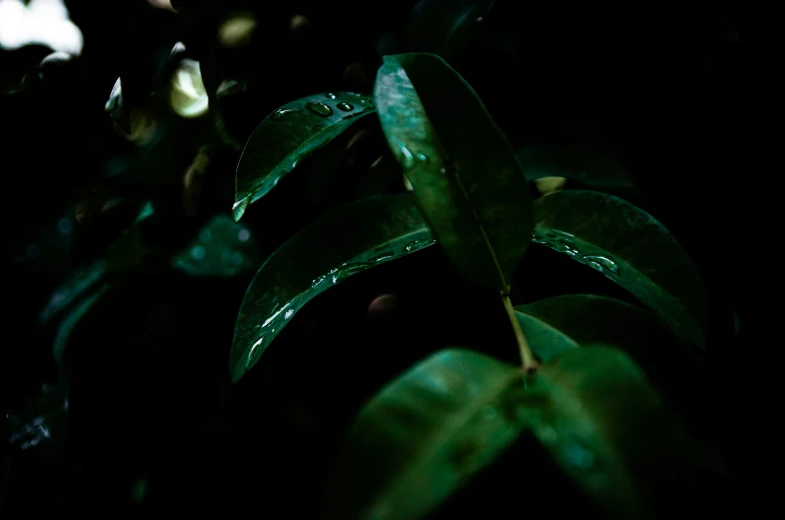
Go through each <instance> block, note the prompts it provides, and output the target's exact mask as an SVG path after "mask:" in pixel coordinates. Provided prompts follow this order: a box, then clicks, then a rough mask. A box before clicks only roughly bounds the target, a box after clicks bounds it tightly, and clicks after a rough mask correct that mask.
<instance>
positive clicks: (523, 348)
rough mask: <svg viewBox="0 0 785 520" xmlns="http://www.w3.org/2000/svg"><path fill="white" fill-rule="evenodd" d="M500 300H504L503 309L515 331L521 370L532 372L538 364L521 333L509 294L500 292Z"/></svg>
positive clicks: (527, 372) (538, 366)
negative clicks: (521, 364) (521, 365)
mask: <svg viewBox="0 0 785 520" xmlns="http://www.w3.org/2000/svg"><path fill="white" fill-rule="evenodd" d="M502 301H503V302H504V309H505V310H506V311H507V317H508V318H510V323H511V324H512V330H513V331H514V332H515V340H516V341H517V342H518V350H520V353H521V362H522V363H523V371H524V373H526V374H533V373H535V372H536V371H537V369H538V368H540V364H539V363H537V360H536V359H534V355H533V354H532V351H531V349H530V348H529V342H528V341H527V340H526V336H524V334H523V330H522V329H521V324H520V322H518V317H517V316H516V315H515V309H514V308H513V306H512V302H511V301H510V295H509V294H505V293H502Z"/></svg>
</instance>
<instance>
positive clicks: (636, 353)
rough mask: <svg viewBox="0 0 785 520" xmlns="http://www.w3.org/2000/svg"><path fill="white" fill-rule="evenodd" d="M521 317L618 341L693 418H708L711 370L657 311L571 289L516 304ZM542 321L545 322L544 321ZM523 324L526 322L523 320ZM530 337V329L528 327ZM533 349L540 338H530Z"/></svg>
mask: <svg viewBox="0 0 785 520" xmlns="http://www.w3.org/2000/svg"><path fill="white" fill-rule="evenodd" d="M516 311H517V312H518V315H519V317H520V315H521V314H524V315H525V316H527V317H528V319H530V320H534V321H536V322H538V323H544V324H547V325H546V327H549V328H550V327H552V328H553V329H551V330H557V331H558V333H559V334H563V335H565V336H566V337H569V338H570V339H571V340H574V341H576V342H577V343H579V344H581V345H586V344H591V343H602V344H608V345H615V346H616V347H618V348H620V349H621V350H623V351H624V352H625V353H626V354H627V355H629V356H630V357H631V358H632V359H634V360H635V362H636V363H638V364H639V365H640V366H641V367H642V368H643V370H644V371H645V372H646V375H647V376H648V377H649V379H650V380H651V381H652V384H654V386H655V387H656V388H657V390H658V391H660V392H661V393H662V394H663V397H665V398H666V399H667V400H668V404H669V405H670V406H672V407H673V408H674V409H675V410H677V411H679V412H681V416H682V417H684V419H685V420H686V421H688V422H690V423H693V421H694V422H700V421H701V420H707V419H708V415H709V414H710V412H711V410H710V409H708V404H709V402H710V401H709V399H708V397H709V396H708V395H707V394H708V392H709V390H710V389H711V385H710V384H709V373H708V371H707V370H706V367H705V366H704V363H703V362H702V360H701V359H700V358H699V357H698V356H697V355H696V354H695V352H694V351H693V349H692V348H690V345H689V344H687V343H685V342H684V341H683V340H682V339H681V338H679V337H678V336H676V335H675V334H674V333H673V332H672V331H671V330H670V329H669V328H668V327H667V326H666V325H665V324H663V323H662V322H661V321H660V320H658V319H657V317H656V316H654V315H653V314H651V313H649V312H647V311H645V310H643V309H640V308H638V307H635V306H633V305H630V304H628V303H625V302H622V301H619V300H615V299H613V298H607V297H605V296H596V295H593V294H569V295H565V296H557V297H555V298H548V299H545V300H540V301H538V302H534V303H530V304H528V305H521V306H519V307H516ZM540 320H541V321H540ZM522 323H523V322H522ZM524 331H525V332H527V337H529V333H528V331H527V330H526V329H524ZM531 344H532V348H536V347H537V346H538V342H535V341H531Z"/></svg>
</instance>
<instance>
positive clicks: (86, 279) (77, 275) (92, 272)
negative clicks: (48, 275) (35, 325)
mask: <svg viewBox="0 0 785 520" xmlns="http://www.w3.org/2000/svg"><path fill="white" fill-rule="evenodd" d="M105 274H106V261H105V260H104V259H100V260H97V261H95V262H93V263H92V264H90V265H89V266H87V267H84V268H81V269H77V270H76V271H74V273H73V274H72V275H71V276H69V277H68V278H67V279H66V280H65V281H64V282H63V283H61V284H60V286H59V287H58V288H57V289H56V290H55V291H54V292H53V293H52V296H51V297H50V298H49V301H48V302H47V303H46V306H44V308H43V309H41V312H40V313H39V315H38V321H39V323H41V324H42V325H44V324H47V323H49V322H50V321H51V320H52V319H53V318H55V317H57V316H59V315H60V314H61V313H62V312H63V311H64V310H65V309H67V308H68V307H69V306H70V305H71V304H72V303H74V302H75V301H76V300H77V299H79V298H81V297H83V296H84V295H85V294H87V293H89V291H90V290H92V289H93V288H94V287H95V286H96V285H97V284H98V283H99V282H100V281H101V280H103V279H104V276H105Z"/></svg>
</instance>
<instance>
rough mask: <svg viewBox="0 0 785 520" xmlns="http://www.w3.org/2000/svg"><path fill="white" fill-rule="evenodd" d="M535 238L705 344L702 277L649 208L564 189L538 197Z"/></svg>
mask: <svg viewBox="0 0 785 520" xmlns="http://www.w3.org/2000/svg"><path fill="white" fill-rule="evenodd" d="M534 212H535V215H536V223H535V229H534V236H533V238H532V240H533V241H534V242H535V243H538V244H543V245H546V246H548V247H550V248H552V249H554V250H556V251H559V252H562V253H564V254H566V255H568V256H570V257H572V258H574V259H575V260H577V261H579V262H581V263H584V264H586V265H588V266H590V267H592V268H594V269H597V270H598V271H600V272H602V273H603V274H605V275H606V276H607V277H608V278H610V279H611V280H613V281H614V282H616V283H618V284H619V285H620V286H622V287H624V288H625V289H626V290H627V291H629V292H630V293H631V294H632V295H633V296H635V297H636V298H638V299H639V300H640V301H641V302H643V303H644V304H645V305H647V306H648V307H650V308H651V309H652V310H653V311H654V312H655V313H656V314H657V315H658V316H659V317H660V318H661V319H662V320H663V321H665V323H667V324H668V326H670V327H671V328H672V329H673V330H675V331H676V332H677V333H679V334H680V335H682V336H683V337H684V338H686V339H687V340H688V341H690V342H692V343H694V344H696V345H698V346H699V347H704V344H705V337H704V331H705V329H706V324H707V310H706V295H705V289H704V286H703V282H702V280H701V278H700V275H699V274H698V271H697V270H696V269H695V266H694V265H693V264H692V262H691V261H690V259H689V257H687V254H686V253H685V252H684V250H683V249H682V248H681V247H680V246H679V244H678V243H677V242H676V240H675V239H674V238H673V236H672V235H671V234H670V233H669V232H668V230H667V229H665V228H664V227H663V225H662V224H660V223H659V222H657V221H656V220H655V219H654V217H652V216H651V215H649V214H648V213H646V212H645V211H643V210H641V209H639V208H637V207H635V206H633V205H631V204H629V203H628V202H625V201H624V200H622V199H620V198H618V197H614V196H612V195H607V194H604V193H599V192H594V191H584V190H575V191H560V192H556V193H553V194H550V195H547V196H545V197H542V198H540V199H537V200H536V201H535V202H534Z"/></svg>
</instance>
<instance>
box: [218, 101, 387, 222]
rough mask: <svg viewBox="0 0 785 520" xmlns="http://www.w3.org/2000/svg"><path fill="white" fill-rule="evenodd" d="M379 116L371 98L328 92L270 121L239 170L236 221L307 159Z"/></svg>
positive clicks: (251, 142) (248, 146)
mask: <svg viewBox="0 0 785 520" xmlns="http://www.w3.org/2000/svg"><path fill="white" fill-rule="evenodd" d="M373 112H374V108H373V105H372V103H371V100H370V99H368V98H367V97H365V96H362V95H360V94H354V93H352V92H336V93H332V92H326V93H324V94H316V95H313V96H309V97H306V98H302V99H298V100H297V101H293V102H291V103H289V104H288V105H284V106H282V107H281V108H279V109H277V110H275V111H274V112H273V113H271V114H270V115H269V116H267V117H266V118H265V120H264V121H262V123H261V124H260V125H259V126H258V127H257V128H256V130H254V132H253V134H251V137H250V138H249V139H248V143H247V144H246V145H245V149H244V150H243V153H242V156H241V157H240V162H239V164H238V165H237V186H236V192H235V199H234V200H235V202H234V206H233V208H232V209H233V213H234V220H235V221H237V220H240V217H242V216H243V213H245V209H246V208H247V207H248V205H249V204H251V203H252V202H255V201H257V200H259V199H260V198H262V197H264V196H265V195H266V194H267V193H269V191H270V190H272V189H273V188H274V187H275V185H276V184H278V181H279V180H281V178H282V177H284V176H285V175H287V174H288V173H289V172H290V171H292V169H294V167H295V166H296V165H297V163H298V162H299V161H301V160H302V159H303V158H304V157H306V156H307V155H309V154H311V153H313V152H314V151H316V150H318V149H319V148H321V147H322V146H324V145H325V144H326V143H328V142H329V141H331V140H332V139H335V138H336V137H337V136H338V135H340V134H341V133H342V132H344V131H345V130H346V129H347V128H349V127H350V126H351V125H352V124H354V123H355V122H356V121H358V120H359V119H360V118H362V117H364V116H366V115H368V114H372V113H373Z"/></svg>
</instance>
